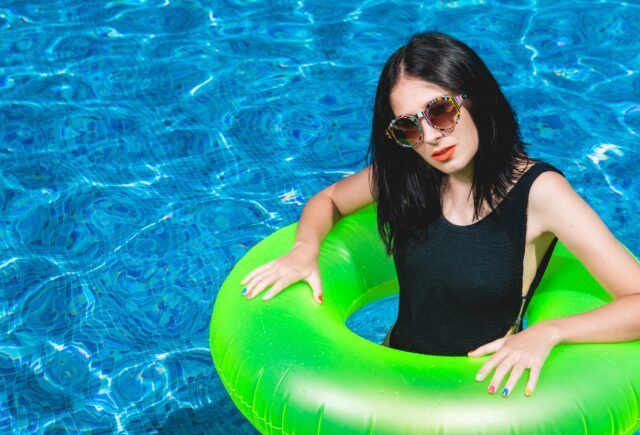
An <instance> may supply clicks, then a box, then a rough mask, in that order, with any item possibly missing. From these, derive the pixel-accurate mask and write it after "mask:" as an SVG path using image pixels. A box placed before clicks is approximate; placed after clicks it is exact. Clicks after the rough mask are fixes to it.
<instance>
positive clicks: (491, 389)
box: [489, 385, 496, 394]
mask: <svg viewBox="0 0 640 435" xmlns="http://www.w3.org/2000/svg"><path fill="white" fill-rule="evenodd" d="M495 392H496V387H494V386H493V385H489V393H491V394H493V393H495Z"/></svg>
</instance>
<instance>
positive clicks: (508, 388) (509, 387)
mask: <svg viewBox="0 0 640 435" xmlns="http://www.w3.org/2000/svg"><path fill="white" fill-rule="evenodd" d="M525 368H526V367H525V366H524V365H523V364H522V363H516V364H515V365H514V366H513V369H512V370H511V375H510V376H509V379H508V380H507V383H506V384H505V385H504V389H503V390H502V395H503V396H504V397H507V396H508V395H509V393H511V392H512V391H513V387H514V386H515V385H516V383H517V382H518V380H519V379H520V377H521V376H522V373H523V372H524V370H525Z"/></svg>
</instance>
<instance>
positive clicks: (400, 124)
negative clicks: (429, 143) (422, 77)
mask: <svg viewBox="0 0 640 435" xmlns="http://www.w3.org/2000/svg"><path fill="white" fill-rule="evenodd" d="M467 98H469V96H468V95H467V94H466V93H464V92H462V93H460V95H457V96H455V97H450V96H448V95H442V96H440V97H436V98H434V99H433V100H431V101H429V102H428V103H427V105H426V106H425V108H424V110H423V111H422V112H418V113H416V114H415V115H405V116H400V117H398V118H395V119H393V120H391V122H390V123H389V126H388V127H387V129H386V131H385V132H386V134H387V137H388V138H389V139H395V141H396V142H397V143H398V145H400V146H403V147H406V148H413V147H414V146H416V145H417V144H418V143H419V142H420V141H421V140H422V138H423V137H424V132H423V131H422V124H421V123H420V119H421V118H425V119H426V120H427V122H428V123H429V125H431V126H432V127H433V128H435V129H438V130H440V131H450V130H453V128H454V127H455V126H456V124H457V123H458V122H460V107H461V104H462V100H464V99H467Z"/></svg>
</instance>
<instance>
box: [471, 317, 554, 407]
mask: <svg viewBox="0 0 640 435" xmlns="http://www.w3.org/2000/svg"><path fill="white" fill-rule="evenodd" d="M559 342H560V338H559V331H558V330H557V328H556V327H555V326H552V325H551V324H550V323H548V322H547V323H545V321H541V322H538V323H535V324H533V325H531V326H529V327H527V328H526V329H523V330H522V331H520V332H518V333H516V334H511V335H506V336H504V337H501V338H499V339H497V340H494V341H491V342H489V343H487V344H485V345H483V346H480V347H478V348H477V349H475V350H473V351H471V352H469V354H468V355H469V356H470V357H478V356H482V355H485V354H488V353H492V352H494V354H493V356H492V357H491V358H489V360H487V362H485V363H484V365H483V366H482V368H480V371H479V372H478V375H477V376H476V381H482V380H483V379H485V377H486V376H487V375H488V374H489V373H490V372H491V370H493V369H494V368H496V367H497V368H496V371H495V373H494V375H493V378H492V379H491V382H490V383H489V393H491V394H493V393H494V392H495V391H496V390H497V389H498V387H499V386H500V384H502V379H503V378H504V376H505V375H506V374H507V373H508V372H509V371H510V370H511V376H509V379H508V380H507V383H506V384H505V388H504V389H503V390H502V396H503V397H507V396H508V395H509V393H510V392H511V391H512V390H513V387H514V386H515V384H516V382H518V380H519V379H520V376H522V373H523V372H524V370H525V369H530V372H529V382H528V384H527V388H526V389H525V396H530V395H531V393H532V392H533V390H534V388H535V386H536V383H537V382H538V377H539V375H540V370H541V369H542V365H543V364H544V361H545V360H546V359H547V356H549V353H550V352H551V349H553V347H554V346H556V345H557V344H558V343H559ZM512 369H513V370H512Z"/></svg>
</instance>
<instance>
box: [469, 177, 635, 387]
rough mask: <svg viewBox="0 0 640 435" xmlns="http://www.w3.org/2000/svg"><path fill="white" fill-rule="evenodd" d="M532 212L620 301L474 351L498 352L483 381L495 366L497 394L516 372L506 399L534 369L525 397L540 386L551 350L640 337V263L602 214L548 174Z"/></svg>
mask: <svg viewBox="0 0 640 435" xmlns="http://www.w3.org/2000/svg"><path fill="white" fill-rule="evenodd" d="M529 209H530V212H531V213H532V214H535V216H536V218H537V220H538V221H539V222H540V223H541V225H542V226H543V229H544V232H547V231H548V232H551V233H553V234H554V235H555V236H556V237H557V238H558V239H559V240H560V241H561V242H562V243H563V244H564V245H565V246H566V247H567V249H569V251H571V252H572V253H573V254H574V255H575V256H576V257H577V258H578V259H579V260H580V262H581V263H582V264H583V265H584V266H585V267H586V269H587V270H588V271H589V272H590V273H591V274H592V275H593V276H594V278H596V280H597V281H598V283H599V284H600V285H601V286H602V287H603V288H604V289H605V290H606V291H607V292H609V293H610V294H611V296H612V297H613V298H614V300H613V301H611V302H610V303H608V304H606V305H603V306H601V307H599V308H596V309H594V310H591V311H587V312H584V313H580V314H575V315H571V316H567V317H561V318H556V319H548V320H543V321H540V322H537V323H535V324H533V325H531V326H530V327H528V328H526V329H524V330H522V331H520V332H519V333H517V334H514V335H508V336H505V337H502V338H499V339H498V340H494V341H492V342H490V343H487V344H485V345H483V346H480V347H479V348H477V349H475V350H474V351H471V352H470V353H469V356H472V357H477V356H481V355H484V354H486V353H491V352H495V353H494V355H493V356H492V357H491V358H490V359H489V360H488V361H487V362H486V363H485V364H484V365H483V367H482V368H481V369H480V371H479V372H478V377H477V378H476V380H482V379H484V378H485V376H486V375H487V374H488V373H489V372H490V371H491V370H493V369H494V368H496V373H495V374H494V377H493V379H492V380H491V383H490V385H489V392H490V393H493V392H494V391H495V390H496V387H497V386H499V385H500V384H501V382H502V378H503V377H504V376H505V375H506V373H507V372H508V371H509V370H511V369H512V368H513V370H512V372H511V376H510V378H509V379H508V381H507V383H506V384H505V388H504V389H503V396H507V395H508V394H509V391H511V390H512V389H513V386H514V385H515V383H516V382H517V381H518V379H519V378H520V376H521V375H522V372H523V371H524V369H527V368H529V369H531V371H530V376H529V383H528V384H527V390H526V392H525V394H526V395H527V396H528V395H530V394H531V392H532V391H533V389H534V387H535V384H536V383H537V380H538V376H539V373H540V369H541V368H542V364H543V363H544V360H545V359H546V358H547V356H548V355H549V353H550V351H551V349H552V348H553V347H554V346H556V345H557V344H560V343H594V342H595V343H603V342H621V341H631V340H637V339H640V263H638V262H637V261H636V260H635V259H634V258H633V256H632V255H631V254H630V253H629V252H628V251H627V250H626V249H625V248H624V246H623V245H622V244H621V243H620V242H619V241H618V240H617V239H616V237H615V236H614V235H613V234H612V233H611V231H610V230H609V229H608V228H607V226H606V225H605V224H604V222H603V221H602V219H600V217H599V216H598V214H597V213H596V212H595V211H594V210H593V209H592V208H591V207H590V206H589V204H588V203H587V202H586V201H585V200H584V199H582V197H581V196H580V195H579V194H578V193H577V192H575V191H574V190H573V188H572V187H571V185H570V184H569V182H568V181H567V180H566V179H565V178H564V177H563V176H562V175H560V174H558V173H556V172H553V171H548V172H545V173H543V174H541V175H540V176H539V177H538V178H537V179H536V181H535V182H534V183H533V185H532V187H531V191H530V195H529Z"/></svg>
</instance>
